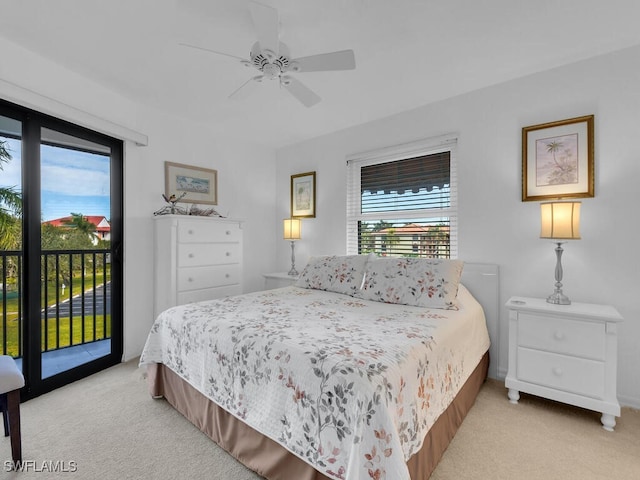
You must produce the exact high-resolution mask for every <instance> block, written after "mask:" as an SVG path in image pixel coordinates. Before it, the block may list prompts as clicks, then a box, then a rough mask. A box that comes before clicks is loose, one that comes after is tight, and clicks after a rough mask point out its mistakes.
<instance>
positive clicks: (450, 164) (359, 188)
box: [347, 135, 457, 258]
mask: <svg viewBox="0 0 640 480" xmlns="http://www.w3.org/2000/svg"><path fill="white" fill-rule="evenodd" d="M456 144H457V139H456V137H455V136H452V135H449V136H444V137H437V138H432V139H428V140H424V141H420V142H414V143H410V144H405V145H399V146H396V147H390V148H386V149H382V150H377V151H374V152H366V153H361V154H356V155H352V156H350V157H349V158H348V159H347V182H348V184H347V253H349V254H354V253H370V252H373V253H376V254H378V255H389V256H405V257H406V256H409V257H410V256H413V257H429V258H455V257H456V256H457V211H456V207H457V182H456V168H455V166H456V163H455V147H456Z"/></svg>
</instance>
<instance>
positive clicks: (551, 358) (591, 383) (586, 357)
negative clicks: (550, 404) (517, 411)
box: [505, 297, 622, 431]
mask: <svg viewBox="0 0 640 480" xmlns="http://www.w3.org/2000/svg"><path fill="white" fill-rule="evenodd" d="M506 306H507V308H509V370H508V373H507V378H506V380H505V385H506V387H507V388H508V389H509V401H510V402H511V403H518V400H519V399H520V392H526V393H530V394H533V395H538V396H540V397H545V398H549V399H551V400H556V401H559V402H564V403H568V404H571V405H576V406H578V407H582V408H586V409H589V410H595V411H596V412H601V413H602V417H601V421H602V426H603V428H604V429H605V430H608V431H613V427H615V425H616V419H615V417H619V416H620V404H619V403H618V399H617V398H616V375H617V359H618V338H617V326H618V323H619V322H621V321H622V317H621V316H620V314H619V313H618V311H617V310H616V309H615V308H613V307H611V306H609V305H595V304H589V303H572V304H571V305H553V304H550V303H547V302H546V300H545V299H541V298H528V297H511V298H510V299H509V301H508V302H507V303H506Z"/></svg>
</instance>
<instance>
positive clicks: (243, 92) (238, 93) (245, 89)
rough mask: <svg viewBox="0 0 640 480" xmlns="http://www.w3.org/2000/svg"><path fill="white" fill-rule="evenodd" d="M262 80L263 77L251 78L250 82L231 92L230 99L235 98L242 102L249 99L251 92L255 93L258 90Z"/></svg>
mask: <svg viewBox="0 0 640 480" xmlns="http://www.w3.org/2000/svg"><path fill="white" fill-rule="evenodd" d="M262 79H263V75H258V76H256V77H251V78H250V79H249V80H247V81H246V82H244V83H243V84H242V85H240V86H239V87H238V88H236V89H235V90H234V91H233V92H231V95H229V98H233V99H234V100H241V99H243V98H247V97H248V96H249V95H250V94H251V92H253V91H254V90H255V89H256V87H257V86H258V84H259V83H260V82H262Z"/></svg>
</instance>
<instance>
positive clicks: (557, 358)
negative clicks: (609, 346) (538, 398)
mask: <svg viewBox="0 0 640 480" xmlns="http://www.w3.org/2000/svg"><path fill="white" fill-rule="evenodd" d="M517 354H518V367H517V373H516V375H517V377H518V380H523V381H525V382H530V383H535V384H537V385H542V386H545V387H550V388H554V389H557V390H564V391H565V392H570V393H576V394H578V395H586V396H589V397H593V398H598V399H601V398H604V384H605V382H604V378H605V372H604V363H602V362H596V361H593V360H586V359H584V358H575V357H567V356H565V355H558V354H555V353H548V352H541V351H539V350H531V349H528V348H518V352H517Z"/></svg>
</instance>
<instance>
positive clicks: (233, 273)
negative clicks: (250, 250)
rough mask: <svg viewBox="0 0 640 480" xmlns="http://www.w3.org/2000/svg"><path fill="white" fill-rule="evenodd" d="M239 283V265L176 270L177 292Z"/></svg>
mask: <svg viewBox="0 0 640 480" xmlns="http://www.w3.org/2000/svg"><path fill="white" fill-rule="evenodd" d="M239 283H240V265H238V264H233V265H216V266H210V267H188V268H179V269H178V291H179V292H184V291H189V290H200V289H203V288H212V287H222V286H225V285H234V284H239Z"/></svg>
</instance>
